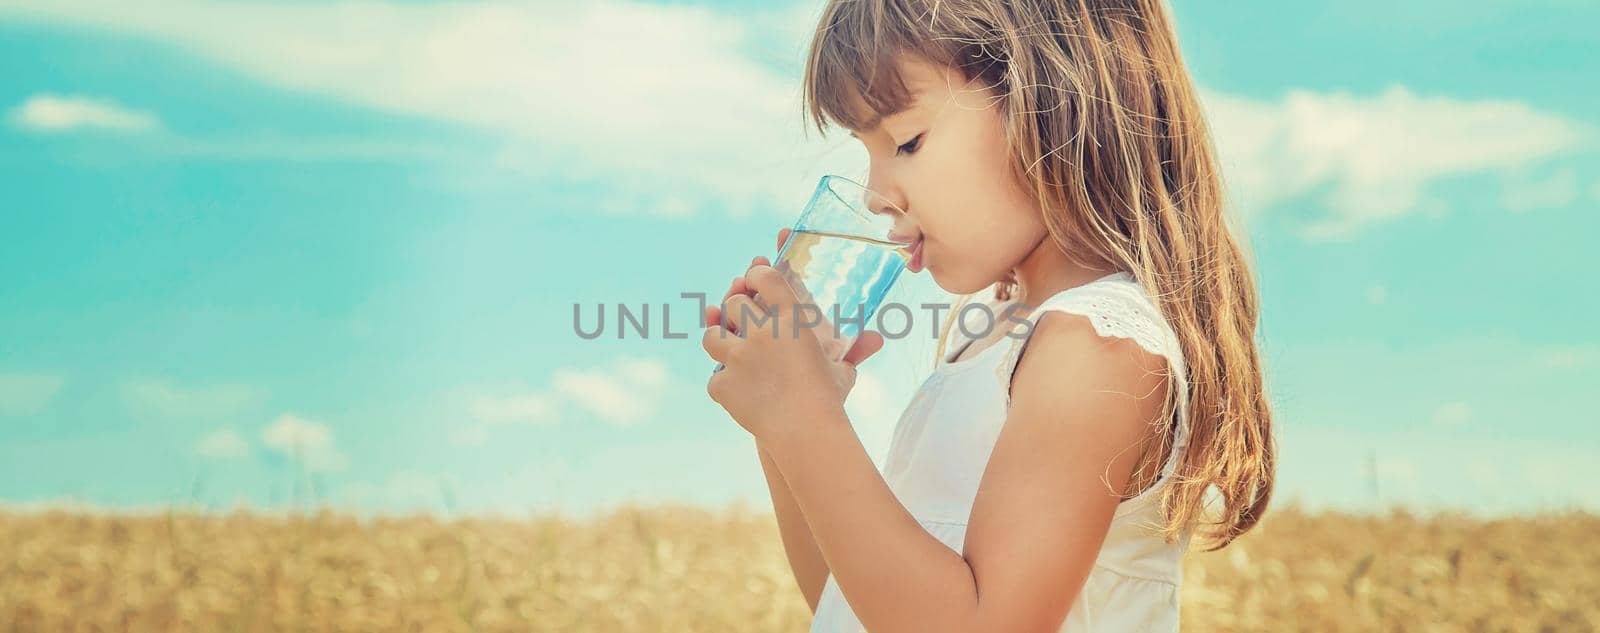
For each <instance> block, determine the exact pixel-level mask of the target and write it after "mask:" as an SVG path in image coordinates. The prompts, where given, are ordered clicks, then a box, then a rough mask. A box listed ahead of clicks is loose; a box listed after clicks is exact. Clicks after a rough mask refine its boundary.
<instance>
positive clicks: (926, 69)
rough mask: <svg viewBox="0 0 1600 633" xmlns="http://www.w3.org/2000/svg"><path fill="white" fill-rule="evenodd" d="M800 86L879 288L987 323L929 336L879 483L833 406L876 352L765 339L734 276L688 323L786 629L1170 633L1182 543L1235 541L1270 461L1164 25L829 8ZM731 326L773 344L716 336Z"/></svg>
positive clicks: (744, 282)
mask: <svg viewBox="0 0 1600 633" xmlns="http://www.w3.org/2000/svg"><path fill="white" fill-rule="evenodd" d="M804 83H805V100H806V107H807V110H808V112H809V114H810V116H811V118H812V120H813V121H814V122H815V124H816V126H817V128H818V129H819V130H824V129H825V127H826V126H827V124H828V123H829V121H832V122H833V123H836V124H838V125H840V126H842V127H844V128H846V129H848V130H850V132H851V135H852V136H854V137H855V138H856V139H858V140H859V141H860V142H861V143H862V144H863V145H864V146H865V147H866V150H867V153H868V156H869V159H870V169H869V178H868V183H867V187H868V188H869V189H872V190H873V191H875V192H877V193H879V194H882V195H883V196H884V197H885V199H886V201H887V202H886V203H884V208H882V209H874V211H880V212H884V213H895V214H896V217H895V223H896V224H895V233H896V234H898V235H902V236H907V237H908V238H910V239H911V240H913V241H914V245H913V246H912V247H911V252H912V257H911V260H910V264H909V267H908V270H910V271H911V272H913V273H917V272H921V271H923V270H926V271H928V273H929V274H931V275H932V276H933V278H934V280H935V281H936V282H937V283H938V284H939V285H940V287H942V288H944V289H945V290H947V291H950V292H951V293H954V294H956V295H961V296H964V297H967V298H977V297H978V296H979V293H980V292H981V293H983V294H985V295H990V296H992V299H988V300H985V304H986V305H988V306H989V308H990V312H991V313H992V314H994V315H997V318H996V319H995V322H997V323H1000V324H1002V325H1014V326H1015V327H1012V328H1007V327H997V328H993V329H992V331H988V332H982V333H980V334H979V335H977V336H969V334H968V333H969V332H971V331H972V329H971V323H970V322H969V323H967V325H968V327H966V328H963V327H951V326H950V323H951V322H953V319H954V318H955V316H956V315H958V314H960V313H961V312H960V311H959V310H952V311H951V317H950V320H947V321H946V324H945V325H944V326H943V327H942V330H943V332H944V334H942V335H941V340H940V347H939V349H940V357H939V359H938V360H937V361H936V366H935V368H934V370H933V373H932V375H931V376H929V378H928V379H927V380H926V381H925V382H924V383H923V384H922V386H921V388H920V389H919V390H918V392H917V393H916V395H915V397H914V398H913V399H912V401H911V404H910V405H909V406H908V408H907V409H906V411H905V412H904V414H903V415H902V417H901V418H900V420H899V422H898V424H897V426H896V427H895V433H894V437H893V440H892V441H891V444H890V448H889V453H888V456H887V458H886V460H885V463H884V468H883V471H882V472H881V473H880V472H879V471H878V469H877V468H876V467H874V465H873V463H872V461H871V460H870V459H869V457H868V456H867V454H866V452H865V450H864V449H863V447H862V445H861V443H860V441H859V439H858V438H857V437H856V435H855V433H854V431H853V429H852V427H851V425H850V421H849V420H848V419H847V418H846V416H845V414H844V406H843V405H844V399H845V395H846V394H847V393H848V391H849V389H850V387H851V385H853V383H854V379H855V366H856V365H857V364H858V363H860V362H862V361H863V360H865V359H866V358H867V357H869V356H871V355H872V354H873V353H874V352H876V351H877V350H878V349H880V348H881V347H882V345H883V339H882V337H881V336H880V335H879V334H877V333H875V332H868V333H866V334H864V335H863V336H862V337H861V338H860V339H859V340H858V342H857V344H856V346H855V347H854V348H853V349H852V350H851V352H850V354H849V355H847V356H846V357H845V359H844V361H843V362H832V361H830V360H828V359H827V358H826V357H825V356H824V355H823V354H822V353H821V351H820V348H819V347H818V345H817V342H816V341H817V339H816V338H815V336H814V335H811V334H810V333H809V332H808V333H807V334H806V335H800V336H794V335H783V336H779V335H778V333H779V331H780V330H782V328H783V327H786V325H785V324H786V323H787V321H785V319H787V318H789V316H788V315H789V314H790V313H789V312H787V311H786V310H787V309H788V308H789V307H790V305H791V304H793V303H794V302H795V301H796V298H795V294H794V293H793V291H792V290H791V289H790V288H789V287H788V286H787V285H786V284H785V283H784V281H783V279H782V277H781V275H780V274H779V273H778V272H777V271H775V270H774V269H773V268H772V267H771V266H770V265H768V262H766V260H765V259H762V258H757V261H756V263H755V264H754V265H753V266H751V267H750V269H749V270H748V271H746V273H745V274H744V275H743V276H742V277H740V278H738V279H736V280H735V281H734V283H733V286H732V287H731V288H730V289H729V294H728V297H727V299H726V300H725V302H724V304H723V305H722V306H721V307H720V308H718V307H712V308H708V310H707V320H708V322H709V323H711V324H712V325H711V326H710V327H708V328H707V330H706V332H705V337H704V339H703V341H702V342H703V345H704V346H705V348H706V351H707V353H708V354H710V355H711V357H712V358H714V359H715V360H717V361H720V362H722V363H723V364H724V365H725V366H726V368H725V369H724V370H723V371H721V372H718V373H716V374H714V375H713V377H712V378H711V381H710V383H709V384H708V385H707V391H708V392H709V393H710V395H711V397H712V398H713V399H714V400H716V401H717V402H718V403H719V404H721V405H722V406H723V407H724V408H725V409H726V410H727V411H728V412H729V414H730V415H731V416H732V417H733V418H734V419H735V420H736V421H737V422H738V423H739V424H740V425H741V426H743V427H744V428H745V429H747V430H748V431H749V432H750V433H751V434H752V435H753V436H754V437H755V439H756V444H757V446H758V447H759V452H760V458H761V464H762V467H763V469H764V470H765V472H766V476H767V481H768V485H769V487H770V490H771V493H772V499H773V505H774V509H775V510H776V513H777V517H778V522H779V527H780V533H781V536H782V539H783V544H784V548H785V550H786V551H787V554H788V557H789V562H790V564H791V565H792V567H793V568H794V573H795V577H796V579H797V580H798V581H799V584H800V588H801V590H802V592H803V593H804V594H805V597H806V600H807V602H808V603H809V604H810V606H811V607H812V609H813V610H814V612H815V618H814V620H813V623H812V629H811V630H812V631H830V632H833V631H859V630H871V631H874V632H882V631H917V632H930V631H1008V632H1009V631H1058V630H1059V631H1153V630H1161V631H1171V630H1176V629H1177V628H1178V621H1179V618H1178V602H1179V584H1180V579H1181V560H1182V555H1183V553H1184V551H1185V550H1186V549H1187V547H1188V545H1189V541H1190V538H1191V536H1192V535H1193V534H1194V533H1195V532H1196V531H1199V532H1200V533H1201V536H1202V538H1204V539H1205V540H1206V541H1207V542H1208V544H1209V545H1210V546H1211V547H1212V548H1220V547H1222V546H1224V545H1226V544H1228V543H1229V542H1230V541H1232V540H1233V539H1234V538H1236V537H1238V536H1239V535H1240V534H1243V533H1244V532H1245V531H1246V530H1249V529H1250V528H1251V527H1252V526H1253V525H1255V523H1256V522H1257V521H1258V520H1259V519H1260V518H1261V514H1262V512H1263V511H1264V509H1265V508H1266V505H1267V502H1268V499H1269V498H1270V496H1271V491H1272V480H1273V472H1274V468H1273V455H1274V449H1273V441H1272V435H1271V412H1270V410H1269V408H1268V404H1267V398H1266V396H1265V393H1264V386H1263V384H1262V376H1261V368H1260V364H1259V361H1258V358H1257V352H1256V346H1255V342H1254V336H1255V330H1256V318H1257V305H1256V290H1255V288H1254V280H1253V275H1252V272H1251V270H1250V267H1249V263H1248V262H1247V260H1246V257H1245V254H1244V252H1243V251H1242V249H1241V248H1240V246H1239V245H1238V243H1237V241H1236V239H1235V237H1234V236H1233V235H1232V233H1231V230H1230V227H1229V226H1228V223H1227V220H1226V218H1225V216H1224V210H1223V200H1222V191H1221V183H1220V175H1219V174H1218V172H1217V166H1216V161H1215V158H1214V150H1213V148H1212V145H1211V141H1210V138H1209V132H1208V130H1207V128H1206V125H1205V121H1204V119H1203V117H1202V113H1201V109H1200V105H1199V103H1198V102H1197V100H1196V96H1195V91H1194V87H1193V85H1192V84H1191V82H1190V80H1189V78H1188V76H1187V73H1186V71H1185V69H1184V67H1183V64H1182V61H1181V58H1180V55H1179V53H1178V46H1177V42H1176V37H1175V35H1174V33H1173V29H1172V25H1171V19H1170V17H1169V14H1168V10H1167V8H1166V7H1165V6H1163V4H1162V2H1161V0H1120V1H1113V0H830V1H829V2H828V4H827V6H826V8H825V9H824V11H823V14H822V18H821V22H820V24H819V25H818V28H817V31H816V33H815V36H814V39H813V41H812V44H811V52H810V58H809V61H808V64H807V66H806V69H805V78H804ZM891 206H892V207H893V208H890V207H891ZM781 239H782V237H781V236H780V241H781ZM756 294H759V295H760V297H761V298H762V301H761V302H760V303H757V302H756V301H755V299H753V295H756ZM1008 309H1009V310H1011V312H1007V310H1008ZM743 310H749V311H751V313H753V314H762V313H767V314H777V315H779V318H778V319H770V320H768V321H766V322H764V323H763V322H761V321H759V320H757V321H754V323H755V325H754V327H751V328H750V331H749V332H740V331H737V327H736V326H735V324H733V323H731V321H733V319H729V320H728V321H729V322H728V323H724V322H723V320H722V318H721V315H722V314H724V313H727V314H729V315H730V316H731V315H734V314H740V313H741V311H743ZM969 312H970V311H969ZM1003 314H1015V315H1026V320H1025V321H1022V322H1013V321H1008V320H1006V319H1004V318H999V315H1003ZM745 323H751V322H749V321H746V322H745ZM766 329H772V330H773V331H772V332H771V334H772V335H771V336H769V335H768V333H767V332H766ZM730 331H731V332H734V333H735V334H738V336H732V335H725V332H730ZM796 334H798V332H796ZM947 337H953V338H954V339H955V340H951V341H949V343H947V342H946V340H947ZM950 343H954V345H951V344H950ZM946 347H950V348H951V349H954V352H953V353H950V354H948V355H946V354H945V353H944V350H945V349H946ZM1202 509H1205V510H1206V512H1205V513H1204V514H1203V513H1202Z"/></svg>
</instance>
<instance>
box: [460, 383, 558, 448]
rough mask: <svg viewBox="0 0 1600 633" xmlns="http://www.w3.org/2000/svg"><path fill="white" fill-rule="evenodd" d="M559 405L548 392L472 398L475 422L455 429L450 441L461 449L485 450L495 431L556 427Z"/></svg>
mask: <svg viewBox="0 0 1600 633" xmlns="http://www.w3.org/2000/svg"><path fill="white" fill-rule="evenodd" d="M559 404H560V402H559V401H558V400H557V398H556V397H555V396H554V395H553V394H550V393H546V392H523V393H512V394H506V395H484V394H480V395H477V396H473V397H471V398H470V402H469V403H468V404H467V409H468V411H469V412H470V414H471V417H472V420H473V421H472V422H470V423H468V424H465V425H462V426H458V427H456V428H455V430H454V431H452V432H451V434H450V441H451V442H453V443H455V444H459V445H462V446H482V445H484V444H485V443H488V441H489V434H490V432H491V431H492V430H493V429H494V428H495V427H499V426H509V425H526V426H551V425H554V424H556V423H557V422H559V421H560V420H561V416H560V410H559Z"/></svg>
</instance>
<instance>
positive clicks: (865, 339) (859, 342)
mask: <svg viewBox="0 0 1600 633" xmlns="http://www.w3.org/2000/svg"><path fill="white" fill-rule="evenodd" d="M881 349H883V335H882V334H879V333H877V332H871V331H868V332H862V333H861V336H860V337H858V338H856V342H855V344H854V345H851V346H850V351H849V352H846V353H845V355H844V362H845V364H846V365H850V366H855V365H858V364H860V363H861V361H864V360H866V359H868V358H871V357H872V355H873V354H876V353H878V350H881Z"/></svg>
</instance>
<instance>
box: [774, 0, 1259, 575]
mask: <svg viewBox="0 0 1600 633" xmlns="http://www.w3.org/2000/svg"><path fill="white" fill-rule="evenodd" d="M903 54H910V55H915V56H917V57H920V58H922V59H924V60H927V61H930V62H933V63H937V64H941V65H943V66H945V67H949V68H956V69H959V70H960V72H961V73H962V75H963V76H964V77H965V78H966V79H967V80H968V82H969V85H970V84H971V83H972V82H981V85H983V86H985V87H987V88H988V89H991V90H993V91H994V94H995V95H996V97H997V98H996V101H995V104H996V107H998V108H1000V112H1001V115H1002V117H1003V118H1004V121H1005V132H1006V142H1007V143H1008V146H1009V148H1010V155H1011V161H1010V162H1011V168H1012V172H1013V174H1014V175H1015V176H1016V177H1017V178H1018V182H1021V183H1024V185H1025V186H1026V187H1028V189H1029V191H1030V193H1031V195H1032V196H1033V199H1034V201H1035V202H1036V203H1037V204H1038V207H1039V208H1040V209H1041V212H1042V214H1043V220H1044V224H1045V226H1046V227H1047V228H1048V231H1049V234H1050V239H1052V240H1053V241H1054V242H1055V244H1056V245H1057V246H1059V247H1060V248H1061V250H1062V251H1063V252H1065V253H1066V254H1067V256H1068V257H1069V258H1071V259H1072V260H1073V261H1075V262H1078V263H1080V264H1083V265H1085V266H1086V267H1093V265H1092V264H1090V262H1108V261H1109V262H1113V263H1116V264H1120V265H1121V266H1122V267H1123V269H1124V270H1128V271H1130V272H1132V273H1133V274H1134V276H1135V277H1136V278H1137V279H1138V280H1139V283H1140V284H1141V285H1143V286H1144V288H1145V290H1146V291H1147V292H1148V293H1149V294H1150V296H1151V297H1154V298H1156V302H1157V304H1158V306H1159V308H1160V309H1161V311H1162V313H1163V315H1164V316H1165V317H1166V319H1167V321H1168V323H1169V324H1170V325H1171V326H1172V328H1173V330H1174V331H1175V332H1176V334H1177V336H1178V339H1179V340H1180V343H1181V345H1182V351H1183V356H1184V359H1185V360H1186V364H1187V372H1188V376H1187V378H1188V383H1189V392H1190V393H1189V407H1188V418H1189V419H1188V421H1187V422H1188V428H1189V441H1188V444H1187V446H1186V447H1184V448H1183V449H1182V453H1181V454H1180V455H1179V456H1178V465H1177V469H1176V471H1175V472H1174V477H1173V479H1172V481H1170V482H1169V483H1168V485H1167V486H1166V487H1165V489H1164V490H1163V491H1162V492H1161V502H1162V506H1163V509H1164V510H1165V512H1166V517H1167V523H1166V525H1164V526H1163V532H1164V533H1165V536H1166V537H1167V538H1168V539H1169V540H1170V539H1176V538H1178V537H1179V536H1180V535H1181V534H1183V533H1184V532H1186V531H1188V530H1190V529H1191V528H1196V527H1200V528H1201V531H1202V532H1203V534H1202V535H1201V536H1203V537H1204V538H1206V539H1207V540H1209V541H1210V546H1209V547H1208V549H1220V548H1222V547H1224V546H1226V545H1227V544H1228V543H1229V542H1231V541H1233V539H1234V538H1236V537H1238V536H1239V535H1241V534H1243V533H1245V532H1246V531H1247V530H1249V529H1250V528H1251V527H1252V526H1254V525H1255V524H1256V522H1257V521H1258V520H1259V519H1260V518H1261V516H1262V513H1263V512H1264V511H1265V510H1266V506H1267V502H1268V500H1269V499H1270V498H1271V496H1272V485H1273V476H1274V470H1275V469H1274V461H1275V446H1274V440H1273V437H1272V412H1271V410H1270V408H1269V406H1268V401H1267V397H1266V393H1265V385H1264V383H1263V379H1262V371H1261V364H1260V359H1259V355H1258V353H1257V349H1256V341H1255V332H1256V322H1257V317H1258V305H1257V304H1258V298H1257V293H1256V284H1255V278H1254V273H1253V272H1252V270H1251V265H1250V262H1249V260H1248V258H1247V255H1246V251H1245V250H1244V249H1243V248H1241V246H1240V244H1239V242H1238V241H1237V240H1236V238H1235V235H1234V233H1235V231H1234V230H1233V229H1232V227H1231V226H1230V223H1229V218H1228V216H1227V215H1226V214H1225V213H1224V200H1223V190H1222V178H1221V174H1220V173H1219V171H1218V167H1217V161H1216V158H1215V148H1214V147H1213V143H1212V139H1211V133H1210V130H1209V129H1208V127H1207V124H1206V121H1205V118H1204V117H1203V116H1202V111H1201V107H1200V103H1199V100H1198V98H1197V96H1196V93H1195V89H1194V86H1193V84H1192V82H1191V81H1190V79H1189V76H1188V71H1187V70H1186V69H1185V67H1184V63H1183V59H1182V57H1181V55H1180V54H1179V49H1178V40H1177V35H1176V33H1175V31H1174V29H1173V24H1172V19H1171V17H1170V15H1169V10H1168V8H1167V7H1166V6H1165V5H1164V2H1163V0H830V1H829V2H828V3H827V4H826V6H825V7H824V8H823V11H822V15H821V18H820V20H819V22H818V24H817V29H816V32H815V34H814V36H813V38H812V41H811V47H810V52H809V59H808V61H807V63H806V66H805V71H804V73H805V75H804V95H803V98H804V102H805V104H804V107H805V111H806V113H807V115H808V117H809V119H810V120H811V122H813V123H814V124H815V126H816V129H817V131H818V132H819V133H823V134H826V131H827V125H828V123H829V121H830V120H831V121H833V122H835V123H838V124H840V125H843V126H844V127H846V128H850V129H866V128H867V127H869V126H870V123H869V122H870V121H872V120H873V119H874V118H875V117H877V116H880V115H885V114H891V113H895V112H899V111H901V110H903V109H904V108H905V107H907V106H908V105H909V102H910V100H911V96H910V92H909V90H908V88H907V86H906V84H905V83H904V80H903V79H902V77H901V76H900V73H899V72H898V68H897V60H900V59H902V57H901V55H903ZM862 106H865V110H863V109H862ZM1015 290H1016V280H1015V279H1014V278H1010V277H1008V278H1006V279H1002V280H998V283H997V284H996V285H995V298H996V299H999V300H1006V299H1009V298H1010V297H1011V296H1012V294H1013V293H1014V292H1015ZM1167 391H1168V394H1169V398H1168V400H1167V403H1166V406H1165V408H1164V411H1165V415H1164V416H1163V417H1162V418H1161V419H1162V420H1167V421H1171V420H1174V418H1175V415H1176V411H1177V408H1176V399H1177V397H1178V395H1179V394H1178V391H1179V390H1178V389H1175V388H1174V389H1168V390H1167ZM1157 426H1158V427H1159V428H1161V429H1162V432H1161V436H1160V439H1161V440H1162V441H1161V442H1160V445H1161V446H1162V448H1161V450H1159V451H1146V454H1145V455H1144V456H1143V457H1142V458H1141V460H1142V461H1141V463H1140V465H1139V468H1137V469H1136V473H1150V472H1152V468H1151V466H1152V465H1156V464H1159V463H1160V461H1161V460H1164V458H1165V455H1162V454H1160V453H1164V452H1166V451H1168V450H1170V447H1171V445H1172V438H1171V432H1172V425H1171V424H1170V423H1169V424H1160V425H1157ZM1154 471H1155V473H1154V474H1151V475H1148V476H1141V477H1138V478H1137V479H1141V480H1142V481H1137V482H1135V485H1136V486H1141V487H1142V486H1145V485H1149V484H1151V483H1153V481H1154V478H1155V477H1157V476H1159V467H1157V468H1155V469H1154ZM1212 490H1215V496H1214V497H1213V496H1211V495H1212V494H1213V493H1211V492H1210V491H1212Z"/></svg>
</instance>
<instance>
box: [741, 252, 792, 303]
mask: <svg viewBox="0 0 1600 633" xmlns="http://www.w3.org/2000/svg"><path fill="white" fill-rule="evenodd" d="M744 280H745V283H746V284H748V285H749V286H750V289H751V290H754V291H756V294H759V295H761V297H762V298H763V299H765V300H766V304H767V306H769V307H770V308H771V309H773V310H778V309H780V308H781V309H783V310H789V309H790V308H789V307H788V306H792V305H794V304H795V302H796V301H797V297H796V295H795V292H794V288H792V287H790V286H789V282H788V281H787V280H785V279H784V278H783V273H780V272H778V270H777V269H776V268H773V267H771V266H767V265H765V264H761V265H756V266H751V267H750V270H747V271H745V273H744ZM780 314H781V313H780Z"/></svg>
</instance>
